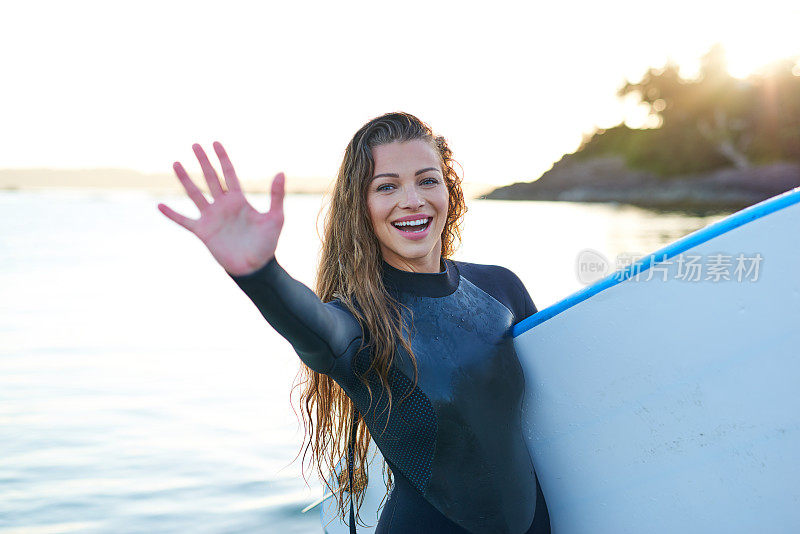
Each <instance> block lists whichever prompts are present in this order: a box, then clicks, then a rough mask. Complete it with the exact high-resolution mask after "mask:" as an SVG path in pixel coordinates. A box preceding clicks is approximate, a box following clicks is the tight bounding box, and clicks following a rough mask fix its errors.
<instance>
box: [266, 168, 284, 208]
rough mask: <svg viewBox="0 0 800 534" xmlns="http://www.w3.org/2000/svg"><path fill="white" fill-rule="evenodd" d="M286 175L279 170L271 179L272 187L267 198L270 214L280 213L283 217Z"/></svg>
mask: <svg viewBox="0 0 800 534" xmlns="http://www.w3.org/2000/svg"><path fill="white" fill-rule="evenodd" d="M285 186H286V176H285V175H284V174H283V173H282V172H279V173H278V174H276V175H275V178H273V179H272V189H271V191H270V195H269V196H270V198H269V212H270V214H274V215H280V216H281V217H283V197H284V194H285V189H286V187H285Z"/></svg>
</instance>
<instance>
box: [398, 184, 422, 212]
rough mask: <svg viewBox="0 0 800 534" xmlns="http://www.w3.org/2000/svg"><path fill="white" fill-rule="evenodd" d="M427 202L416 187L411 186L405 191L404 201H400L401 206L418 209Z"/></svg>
mask: <svg viewBox="0 0 800 534" xmlns="http://www.w3.org/2000/svg"><path fill="white" fill-rule="evenodd" d="M424 204H425V201H424V200H423V198H422V196H421V195H420V194H419V191H417V188H416V187H409V188H407V189H406V191H405V193H404V194H403V198H402V201H401V203H400V207H401V208H409V209H418V208H421V207H422V206H423V205H424Z"/></svg>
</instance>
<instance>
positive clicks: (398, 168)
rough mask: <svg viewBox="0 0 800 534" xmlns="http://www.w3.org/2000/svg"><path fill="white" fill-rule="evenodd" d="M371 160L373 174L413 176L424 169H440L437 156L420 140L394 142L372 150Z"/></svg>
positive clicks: (431, 148) (430, 147)
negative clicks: (373, 162)
mask: <svg viewBox="0 0 800 534" xmlns="http://www.w3.org/2000/svg"><path fill="white" fill-rule="evenodd" d="M372 159H373V160H374V161H375V173H374V174H381V173H384V172H386V173H398V174H399V173H404V172H410V173H411V174H413V173H414V172H416V171H417V170H419V169H422V168H425V167H435V168H437V169H438V168H439V167H440V162H439V155H438V153H437V152H436V151H435V150H434V149H433V147H432V146H430V145H429V144H428V143H426V142H425V141H423V140H421V139H414V140H412V141H404V142H400V141H395V142H393V143H389V144H386V145H379V146H376V147H373V148H372Z"/></svg>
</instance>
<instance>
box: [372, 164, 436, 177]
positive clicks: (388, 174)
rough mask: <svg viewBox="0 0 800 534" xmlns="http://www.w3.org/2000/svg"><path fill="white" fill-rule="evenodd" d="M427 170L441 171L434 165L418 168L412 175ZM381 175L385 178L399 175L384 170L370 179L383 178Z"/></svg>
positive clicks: (417, 174)
mask: <svg viewBox="0 0 800 534" xmlns="http://www.w3.org/2000/svg"><path fill="white" fill-rule="evenodd" d="M428 171H436V172H438V173H439V174H441V173H442V171H441V170H439V169H437V168H436V167H428V168H425V169H420V170H418V171H417V172H415V173H414V176H419V175H420V174H422V173H425V172H428ZM383 177H386V178H400V175H399V174H397V173H393V172H385V173H383V174H376V175H375V176H373V177H372V180H374V179H375V178H383Z"/></svg>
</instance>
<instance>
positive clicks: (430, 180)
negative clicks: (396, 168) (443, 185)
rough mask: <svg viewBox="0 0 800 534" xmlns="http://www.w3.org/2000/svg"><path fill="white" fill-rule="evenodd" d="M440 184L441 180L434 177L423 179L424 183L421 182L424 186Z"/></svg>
mask: <svg viewBox="0 0 800 534" xmlns="http://www.w3.org/2000/svg"><path fill="white" fill-rule="evenodd" d="M438 183H439V180H438V179H437V178H434V177H432V176H429V177H428V178H423V179H422V181H421V182H420V184H423V185H435V184H438Z"/></svg>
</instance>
